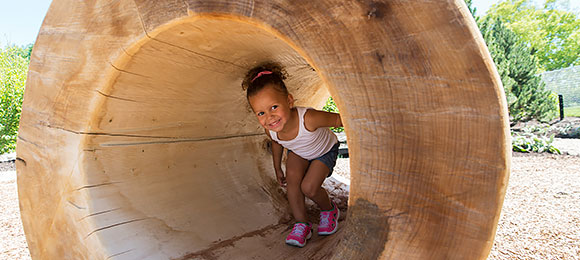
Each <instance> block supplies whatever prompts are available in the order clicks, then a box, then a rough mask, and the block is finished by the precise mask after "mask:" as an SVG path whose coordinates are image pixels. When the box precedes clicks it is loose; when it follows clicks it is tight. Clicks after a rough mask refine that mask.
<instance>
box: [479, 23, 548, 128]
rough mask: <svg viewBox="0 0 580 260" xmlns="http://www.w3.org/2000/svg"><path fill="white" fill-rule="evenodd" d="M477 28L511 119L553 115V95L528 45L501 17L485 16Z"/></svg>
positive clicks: (524, 119)
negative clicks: (496, 71) (503, 93)
mask: <svg viewBox="0 0 580 260" xmlns="http://www.w3.org/2000/svg"><path fill="white" fill-rule="evenodd" d="M479 28H480V30H481V32H482V35H483V38H484V39H485V42H486V44H487V46H488V49H489V52H490V54H491V56H492V58H493V60H494V62H495V64H496V67H497V70H498V72H499V74H500V77H501V81H502V83H503V86H504V89H505V93H506V97H507V102H508V109H509V112H510V117H511V119H512V120H513V121H527V120H530V119H532V118H536V119H538V120H540V121H548V120H551V119H553V118H554V117H555V116H556V98H555V95H553V94H552V93H551V92H550V91H548V90H546V89H545V86H544V85H545V84H544V83H543V82H542V81H541V79H540V77H539V76H538V75H537V74H538V68H537V66H536V64H537V61H536V59H535V57H534V56H532V55H531V52H530V50H529V48H528V47H527V46H526V44H525V42H524V41H522V40H521V39H520V38H519V37H518V36H517V35H516V34H515V33H514V32H513V31H511V30H510V29H509V28H507V27H506V26H505V25H504V24H503V22H502V21H501V20H500V19H495V20H493V19H492V18H490V17H485V18H484V19H481V20H480V23H479Z"/></svg>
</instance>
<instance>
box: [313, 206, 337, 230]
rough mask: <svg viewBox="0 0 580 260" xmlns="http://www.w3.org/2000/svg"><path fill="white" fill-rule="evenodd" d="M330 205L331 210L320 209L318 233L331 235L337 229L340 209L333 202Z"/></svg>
mask: <svg viewBox="0 0 580 260" xmlns="http://www.w3.org/2000/svg"><path fill="white" fill-rule="evenodd" d="M332 207H333V208H332V209H331V210H327V211H320V224H318V234H319V235H324V236H326V235H332V234H334V232H336V230H337V229H338V217H339V216H340V211H339V210H338V207H337V206H336V204H335V203H334V202H332Z"/></svg>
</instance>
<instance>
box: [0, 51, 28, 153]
mask: <svg viewBox="0 0 580 260" xmlns="http://www.w3.org/2000/svg"><path fill="white" fill-rule="evenodd" d="M31 50H32V45H29V46H28V47H25V48H21V47H16V46H11V47H6V49H1V48H0V154H3V153H6V152H10V151H13V150H14V149H15V147H16V137H17V136H18V124H19V122H20V112H21V110H22V96H23V94H24V86H25V84H26V74H27V72H28V64H29V59H30V52H31Z"/></svg>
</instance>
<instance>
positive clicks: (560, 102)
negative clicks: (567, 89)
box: [558, 94, 564, 120]
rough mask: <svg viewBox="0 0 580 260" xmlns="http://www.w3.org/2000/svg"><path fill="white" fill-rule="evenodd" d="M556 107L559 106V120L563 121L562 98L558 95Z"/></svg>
mask: <svg viewBox="0 0 580 260" xmlns="http://www.w3.org/2000/svg"><path fill="white" fill-rule="evenodd" d="M558 105H559V106H560V120H564V96H563V95H560V94H559V95H558Z"/></svg>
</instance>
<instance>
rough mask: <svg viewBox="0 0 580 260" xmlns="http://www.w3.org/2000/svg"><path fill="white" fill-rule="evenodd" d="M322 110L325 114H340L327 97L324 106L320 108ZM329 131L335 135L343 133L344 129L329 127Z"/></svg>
mask: <svg viewBox="0 0 580 260" xmlns="http://www.w3.org/2000/svg"><path fill="white" fill-rule="evenodd" d="M322 110H324V111H326V112H332V113H340V112H338V108H337V107H336V103H334V99H333V98H332V97H329V98H328V100H326V104H325V105H324V107H322ZM330 129H331V130H332V131H333V132H335V133H340V132H344V127H331V128H330Z"/></svg>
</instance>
